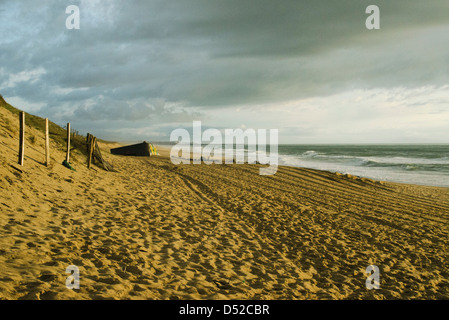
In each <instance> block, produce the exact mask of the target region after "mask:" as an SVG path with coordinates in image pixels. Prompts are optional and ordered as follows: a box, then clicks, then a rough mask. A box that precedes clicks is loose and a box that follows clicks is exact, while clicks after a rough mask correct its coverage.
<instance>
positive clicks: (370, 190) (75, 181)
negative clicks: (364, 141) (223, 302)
mask: <svg viewBox="0 0 449 320" xmlns="http://www.w3.org/2000/svg"><path fill="white" fill-rule="evenodd" d="M0 112H1V113H0V115H1V117H0V122H1V127H0V150H1V152H0V192H1V193H0V270H1V274H0V298H2V299H447V298H449V266H448V264H447V262H448V253H449V247H448V245H449V234H448V233H449V228H448V221H449V189H448V188H437V187H424V186H414V185H406V184H396V183H387V182H379V181H373V180H370V179H361V178H357V177H353V176H349V175H341V174H335V173H329V172H324V171H318V170H310V169H302V168H291V167H280V168H279V169H278V171H277V173H276V174H275V175H273V176H260V175H259V167H260V166H259V165H247V164H246V165H216V164H213V165H205V164H201V165H193V164H192V165H177V166H175V165H173V164H172V163H171V162H170V159H169V158H168V150H163V149H159V151H160V153H161V155H160V156H153V157H146V158H145V157H125V156H116V155H111V154H110V153H109V149H110V148H111V147H114V146H117V145H118V144H107V143H102V144H100V146H101V148H102V150H103V156H104V158H105V159H106V160H108V161H109V162H110V163H111V164H113V166H114V167H115V168H116V169H117V172H106V171H104V170H102V169H100V168H98V167H95V166H94V167H93V168H92V169H90V170H89V169H87V167H86V160H85V158H84V157H83V156H82V155H80V154H77V153H76V152H75V153H74V154H73V155H72V160H71V164H72V166H73V167H74V168H75V169H76V171H71V170H69V169H67V168H65V167H64V166H62V164H61V162H62V161H63V160H64V158H65V153H64V149H63V147H61V146H58V145H56V144H55V143H54V142H53V141H52V166H51V167H49V168H47V167H45V166H44V165H43V162H44V158H45V156H44V151H43V150H44V148H43V144H44V139H43V134H42V133H41V132H39V131H37V130H35V129H33V128H29V127H27V135H28V136H30V135H34V136H35V137H36V139H35V141H34V144H33V143H27V146H26V150H25V154H26V157H25V165H24V166H23V167H20V166H19V165H17V164H16V163H17V146H18V141H17V130H18V124H17V123H18V121H17V119H16V117H15V116H13V115H12V114H11V113H9V112H8V111H6V110H4V109H3V108H0ZM371 264H373V265H376V266H378V267H379V269H380V289H379V290H368V289H367V288H366V286H365V280H366V277H367V275H366V274H365V270H366V267H367V266H368V265H371ZM69 265H76V266H77V267H78V268H79V270H80V289H79V290H69V289H67V287H66V285H65V281H66V278H67V276H68V274H67V273H65V271H66V268H67V267H68V266H69Z"/></svg>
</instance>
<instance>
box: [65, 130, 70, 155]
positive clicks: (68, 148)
mask: <svg viewBox="0 0 449 320" xmlns="http://www.w3.org/2000/svg"><path fill="white" fill-rule="evenodd" d="M69 160H70V122H69V123H67V156H66V158H65V161H67V163H69V162H70V161H69Z"/></svg>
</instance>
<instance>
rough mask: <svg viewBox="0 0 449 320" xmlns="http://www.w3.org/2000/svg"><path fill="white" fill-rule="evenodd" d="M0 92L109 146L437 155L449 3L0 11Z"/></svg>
mask: <svg viewBox="0 0 449 320" xmlns="http://www.w3.org/2000/svg"><path fill="white" fill-rule="evenodd" d="M370 4H376V5H378V6H379V8H380V27H381V28H380V30H368V29H367V28H366V27H365V20H366V18H367V17H368V16H369V14H366V13H365V9H366V7H367V6H368V5H370ZM69 5H77V6H78V7H79V9H80V29H79V30H68V29H67V28H66V19H67V17H68V16H69V15H68V14H66V7H67V6H69ZM0 94H2V95H3V96H4V97H5V99H6V100H7V101H8V102H9V103H11V104H12V105H14V106H16V107H18V108H21V109H23V110H25V111H27V112H30V113H33V114H36V115H39V116H42V117H49V118H50V119H51V120H53V121H55V122H57V123H59V124H61V125H63V124H65V123H67V122H71V123H72V127H73V128H75V129H77V130H79V131H81V132H83V133H86V132H90V133H92V134H94V135H97V136H98V137H101V138H104V139H109V140H121V141H134V140H147V141H160V140H168V139H169V136H170V132H171V131H172V130H173V129H175V128H188V127H191V126H192V121H193V120H201V121H202V124H203V127H205V128H206V127H213V128H218V129H222V128H254V129H257V128H264V129H270V128H277V129H279V140H280V143H388V142H390V143H399V142H404V143H413V142H418V143H441V142H443V143H447V142H449V102H448V98H449V1H447V0H432V1H422V0H388V1H378V0H376V1H371V0H370V1H364V0H353V1H348V0H340V1H335V0H320V1H306V0H296V1H295V0H288V1H287V0H285V1H284V0H276V1H273V0H146V1H137V0H130V1H120V0H86V1H83V0H68V1H61V0H53V1H31V0H21V1H13V0H11V1H9V0H0Z"/></svg>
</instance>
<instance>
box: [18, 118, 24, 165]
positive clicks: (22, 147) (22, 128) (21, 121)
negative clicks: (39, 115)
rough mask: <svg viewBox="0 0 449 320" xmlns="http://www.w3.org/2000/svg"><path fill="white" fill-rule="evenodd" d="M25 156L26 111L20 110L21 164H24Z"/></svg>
mask: <svg viewBox="0 0 449 320" xmlns="http://www.w3.org/2000/svg"><path fill="white" fill-rule="evenodd" d="M24 156H25V112H23V111H22V112H20V137H19V164H20V165H21V166H23V159H24Z"/></svg>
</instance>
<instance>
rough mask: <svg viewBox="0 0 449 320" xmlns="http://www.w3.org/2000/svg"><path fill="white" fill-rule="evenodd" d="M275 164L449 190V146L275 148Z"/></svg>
mask: <svg viewBox="0 0 449 320" xmlns="http://www.w3.org/2000/svg"><path fill="white" fill-rule="evenodd" d="M278 153H279V165H284V166H293V167H305V168H312V169H319V170H326V171H331V172H340V173H349V174H352V175H356V176H360V177H366V178H372V179H376V180H383V181H393V182H401V183H410V184H418V185H429V186H439V187H449V144H445V145H433V144H426V145H424V144H422V145H410V144H399V145H390V144H384V145H279V150H278Z"/></svg>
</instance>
